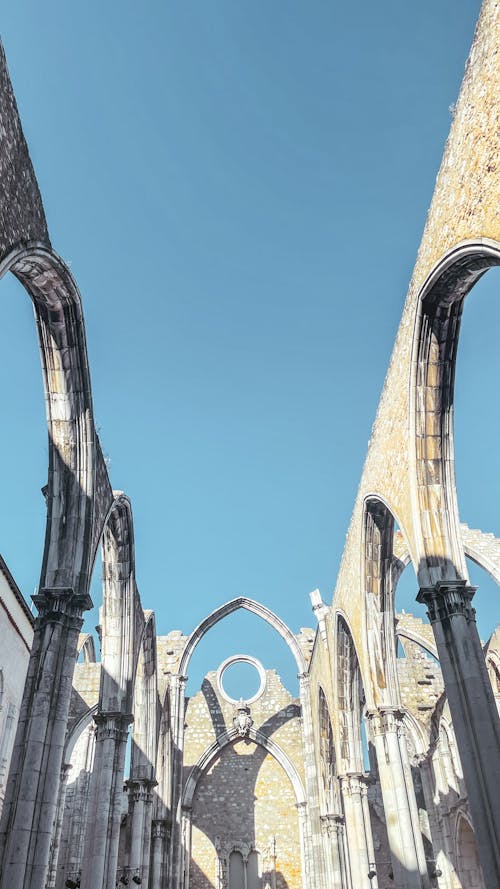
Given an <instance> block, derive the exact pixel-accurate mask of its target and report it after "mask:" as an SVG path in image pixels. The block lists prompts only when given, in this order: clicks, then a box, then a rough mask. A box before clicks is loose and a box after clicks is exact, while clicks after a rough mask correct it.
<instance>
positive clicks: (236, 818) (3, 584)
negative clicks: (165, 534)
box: [0, 0, 500, 889]
mask: <svg viewBox="0 0 500 889" xmlns="http://www.w3.org/2000/svg"><path fill="white" fill-rule="evenodd" d="M499 46H500V4H499V3H498V0H484V3H483V7H482V11H481V16H480V19H479V23H478V26H477V31H476V35H475V39H474V43H473V46H472V50H471V54H470V57H469V60H468V63H467V66H466V71H465V76H464V81H463V84H462V88H461V92H460V96H459V99H458V102H457V105H456V110H455V114H454V118H453V123H452V127H451V132H450V136H449V139H448V142H447V145H446V149H445V153H444V157H443V161H442V165H441V169H440V171H439V174H438V177H437V181H436V187H435V192H434V196H433V200H432V204H431V207H430V210H429V213H428V217H427V222H426V226H425V230H424V233H423V237H422V242H421V245H420V249H419V252H418V256H417V261H416V265H415V269H414V273H413V277H412V280H411V282H410V287H409V291H408V296H407V299H406V303H405V306H404V310H403V315H402V319H401V324H400V327H399V331H398V334H397V337H396V342H395V345H394V351H393V354H392V358H391V362H390V365H389V369H388V372H387V376H386V381H385V385H384V389H383V392H382V396H381V400H380V405H379V409H378V413H377V417H376V420H375V423H374V426H373V432H372V437H371V440H370V443H369V446H368V452H367V456H366V462H365V466H364V469H363V473H362V477H361V481H360V485H359V490H358V494H357V498H356V501H355V504H354V510H353V514H352V519H351V524H350V527H349V530H348V534H347V538H346V544H345V549H344V554H343V558H342V562H341V566H340V570H339V575H338V579H337V584H336V588H335V592H334V596H333V601H332V602H331V603H325V602H323V601H322V599H321V596H320V594H319V592H318V591H317V590H315V591H313V592H312V593H311V604H312V608H313V612H314V616H315V628H314V630H313V629H308V628H303V629H301V630H300V632H299V633H294V632H292V630H291V629H289V628H288V627H287V626H286V625H285V624H284V623H283V621H282V620H281V618H280V617H279V615H276V614H274V613H273V612H271V611H270V610H269V609H267V608H266V607H265V606H264V605H262V604H260V603H258V602H255V601H253V600H251V599H247V598H244V597H239V598H236V599H233V600H231V601H229V602H227V603H225V604H222V605H221V606H220V607H218V608H217V609H216V610H215V611H213V612H212V613H210V614H208V615H207V617H206V618H205V619H204V620H203V621H202V623H201V624H200V625H199V626H198V627H196V628H188V630H189V629H190V630H191V632H190V635H187V636H184V635H183V634H182V633H181V632H180V631H178V630H174V631H172V632H170V633H169V634H168V635H167V636H158V635H157V633H156V629H155V617H154V614H153V613H152V612H151V611H148V610H146V609H145V607H144V606H145V605H147V603H143V602H142V601H141V597H140V594H139V591H138V589H137V585H136V582H135V553H134V531H133V517H132V509H131V504H130V501H129V499H128V498H127V496H126V495H125V494H124V493H123V492H121V491H115V490H113V488H112V486H111V482H110V479H109V475H108V468H107V466H106V462H105V460H104V458H103V455H102V451H101V447H100V444H99V439H98V436H97V432H96V429H95V425H94V418H93V409H92V391H91V378H90V369H89V363H88V357H87V348H86V340H85V330H84V323H83V305H82V300H81V297H80V294H79V292H78V288H77V286H76V283H75V280H74V278H73V275H72V273H71V272H70V270H69V269H68V267H67V266H66V265H65V263H64V261H63V260H62V259H61V258H60V257H59V256H58V255H57V253H56V252H55V250H54V249H53V247H52V245H51V242H50V239H49V234H48V229H47V224H46V220H45V215H44V210H43V206H42V202H41V197H40V194H39V190H38V185H37V181H36V177H35V174H34V171H33V167H32V165H31V162H30V158H29V154H28V150H27V146H26V143H25V140H24V137H23V133H22V129H21V124H20V121H19V116H18V112H17V108H16V103H15V99H14V95H13V91H12V87H11V84H10V80H9V76H8V72H7V67H6V61H5V57H4V55H3V54H2V55H1V57H0V122H1V127H0V185H1V190H0V272H1V274H5V273H7V272H11V273H12V274H14V275H15V276H16V278H18V280H19V281H20V282H21V283H22V285H23V286H24V288H25V289H26V291H27V293H28V295H29V297H30V298H31V300H32V302H33V306H34V310H35V317H36V323H37V327H38V333H39V342H40V351H41V356H42V369H43V379H44V386H45V394H46V403H47V423H48V433H49V468H48V485H47V490H46V501H47V526H46V538H45V548H44V555H43V563H42V568H41V580H40V586H39V592H38V593H37V594H36V595H35V596H34V597H33V599H34V603H35V606H36V609H37V616H36V620H35V622H34V628H33V626H32V621H31V617H30V613H29V609H28V610H27V609H26V607H25V604H23V601H22V596H20V593H19V590H17V587H16V585H15V582H14V580H13V578H12V577H11V576H10V574H9V572H8V569H7V566H6V565H5V564H4V563H3V561H2V562H0V599H1V603H2V609H3V610H2V612H1V614H0V629H1V632H2V640H3V639H4V638H5V640H7V641H8V644H9V646H10V647H8V646H7V645H6V647H5V648H4V650H3V653H2V654H3V657H4V658H8V657H14V656H15V657H16V662H17V663H19V664H22V662H23V659H24V661H25V662H26V667H27V675H26V683H25V687H24V694H23V695H22V699H21V695H20V688H17V687H15V684H14V683H13V682H12V681H11V680H10V679H9V676H8V670H9V664H8V662H7V660H4V662H3V664H2V663H1V662H0V668H1V670H0V706H1V707H2V709H1V712H0V791H1V793H0V802H1V801H2V800H3V809H2V820H1V824H0V889H62V887H68V889H77V887H81V889H115V887H122V886H127V885H128V886H134V885H142V886H143V887H145V889H389V887H396V889H432V887H437V889H498V887H500V792H499V789H500V756H499V754H500V721H499V706H500V630H497V631H496V632H495V633H494V634H493V636H492V637H491V639H490V640H489V641H488V642H487V644H486V645H485V646H483V645H482V643H481V641H480V639H479V636H478V632H477V628H476V623H475V612H474V608H473V604H472V603H473V596H474V592H475V590H474V588H473V587H472V586H471V585H470V583H469V578H468V574H467V567H466V561H465V557H466V556H468V557H469V558H471V559H473V560H474V561H475V562H477V563H478V564H479V565H481V566H483V567H484V568H485V569H486V570H487V571H488V572H489V573H490V574H491V575H492V576H493V578H494V579H495V580H496V581H497V583H500V540H499V539H496V538H495V537H493V535H491V534H486V533H483V532H482V531H479V530H473V529H470V528H469V527H468V526H467V525H464V524H461V523H460V520H459V516H458V508H457V498H456V491H455V477H454V459H453V381H454V368H455V360H456V353H457V346H458V338H459V331H460V319H461V312H462V306H463V301H464V299H465V297H466V296H467V294H468V293H469V291H470V290H472V288H473V287H474V284H475V283H476V282H477V281H478V280H479V278H480V277H481V276H482V275H483V274H485V273H486V272H487V271H488V269H489V268H491V267H492V266H497V265H500V179H499V176H498V170H497V159H498V154H499V148H500V145H499V142H500V130H499V127H498V121H499V119H500V89H499V86H500V52H499ZM99 547H100V548H101V551H102V562H103V591H102V618H101V626H100V641H101V651H100V655H99V656H98V655H97V654H96V650H95V644H94V640H93V638H92V637H91V636H88V635H85V634H82V633H81V628H82V624H83V615H84V613H85V611H86V610H88V609H89V608H90V607H91V606H92V603H91V600H90V596H89V587H90V578H91V574H92V570H93V566H94V563H95V560H96V557H97V553H98V550H99ZM410 563H411V565H412V566H413V570H414V571H415V574H416V577H417V579H418V586H419V593H418V597H417V598H418V601H419V603H421V605H424V606H425V608H426V609H427V613H428V617H429V621H430V623H425V622H424V621H423V620H421V619H420V618H418V617H415V616H412V615H409V614H396V613H395V609H394V595H395V589H396V586H397V583H398V581H399V579H400V577H401V574H402V572H403V570H405V569H406V568H407V566H409V565H410ZM408 570H411V567H408ZM239 609H243V610H246V611H249V612H251V613H252V614H254V615H256V616H257V617H258V618H259V619H260V620H262V621H264V622H265V623H266V624H268V625H269V626H270V627H271V628H272V629H273V630H274V631H275V633H276V634H277V637H281V639H283V640H284V642H285V643H286V645H287V646H288V649H289V653H290V657H291V658H293V660H294V662H295V665H296V672H297V676H298V695H297V696H294V695H293V694H292V693H291V691H290V690H288V689H287V688H285V687H284V685H283V683H282V681H281V678H280V677H279V676H278V674H277V673H276V671H274V670H272V669H271V670H265V669H264V668H263V667H262V665H261V664H260V663H259V662H258V661H256V660H255V659H253V658H249V657H247V655H246V654H245V653H242V654H241V655H238V656H235V657H233V658H229V659H227V658H225V654H224V653H222V655H221V664H220V665H219V668H218V670H217V671H216V672H211V673H208V674H207V676H206V677H205V678H204V680H203V683H202V686H201V688H200V689H199V691H198V692H197V693H196V694H194V695H192V696H190V697H188V696H187V695H186V690H185V687H186V679H187V676H188V669H189V662H190V659H191V656H192V655H193V652H194V651H195V649H196V646H197V644H198V643H199V642H200V640H201V639H202V638H203V637H204V636H205V634H206V633H208V632H210V630H211V628H212V627H214V626H215V625H216V624H218V623H219V622H220V621H222V620H224V619H225V618H226V617H227V616H228V615H230V614H232V613H233V612H235V611H237V610H239ZM2 621H4V622H3V623H2ZM33 630H34V633H33ZM32 637H33V643H32V645H31V638H32ZM30 646H31V650H30ZM29 650H30V653H29V659H28V651H29ZM8 652H17V654H15V655H12V654H9V653H8ZM238 661H244V662H250V663H251V665H252V666H253V667H254V669H255V671H256V674H257V676H258V677H259V687H258V691H257V692H256V694H255V695H253V697H252V698H251V699H249V700H244V699H241V700H240V699H236V698H235V699H233V698H231V696H230V695H228V693H227V691H226V689H225V686H224V674H225V671H226V670H227V669H228V668H229V666H231V664H232V663H234V662H238ZM15 719H17V730H16V734H15V741H14V724H15ZM130 739H131V740H130ZM128 744H130V764H129V766H128V764H127V768H128V770H129V774H128V777H127V779H126V781H125V780H124V779H125V769H126V763H127V745H128ZM9 762H10V769H9V774H8V782H7V784H6V786H5V781H4V775H5V774H6V772H7V764H8V763H9ZM3 797H4V798H3Z"/></svg>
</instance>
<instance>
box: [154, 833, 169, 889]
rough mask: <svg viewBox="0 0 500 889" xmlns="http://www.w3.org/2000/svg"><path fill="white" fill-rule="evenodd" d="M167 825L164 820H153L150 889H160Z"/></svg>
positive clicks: (162, 883)
mask: <svg viewBox="0 0 500 889" xmlns="http://www.w3.org/2000/svg"><path fill="white" fill-rule="evenodd" d="M167 833H168V825H167V821H166V820H165V819H155V820H154V821H153V822H152V829H151V875H150V889H162V887H163V885H164V880H163V856H164V854H165V845H166V841H167Z"/></svg>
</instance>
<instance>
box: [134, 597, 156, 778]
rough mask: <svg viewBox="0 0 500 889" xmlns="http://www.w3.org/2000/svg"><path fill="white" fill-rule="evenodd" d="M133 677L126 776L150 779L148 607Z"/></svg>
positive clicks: (152, 643)
mask: <svg viewBox="0 0 500 889" xmlns="http://www.w3.org/2000/svg"><path fill="white" fill-rule="evenodd" d="M145 617H146V620H145V623H144V630H143V633H142V637H141V639H140V646H139V656H138V658H137V666H136V671H135V678H134V703H133V710H132V712H133V715H134V726H133V733H132V754H131V765H130V777H131V779H132V780H138V779H143V778H144V779H147V780H153V777H154V775H155V772H156V757H157V746H158V709H159V708H158V686H157V659H156V626H155V616H154V613H153V612H152V611H150V612H146V615H145Z"/></svg>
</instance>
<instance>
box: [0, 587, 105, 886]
mask: <svg viewBox="0 0 500 889" xmlns="http://www.w3.org/2000/svg"><path fill="white" fill-rule="evenodd" d="M33 601H34V603H35V605H36V606H37V608H38V612H39V614H38V617H37V619H36V622H35V635H34V639H33V647H32V649H31V655H30V661H29V665H28V675H27V677H26V684H25V687H24V695H23V701H22V704H21V710H20V715H19V722H18V726H17V732H16V741H15V744H14V751H13V756H12V762H11V769H10V775H9V781H8V785H7V794H6V799H5V804H4V809H3V817H2V823H1V828H0V867H1V879H0V887H1V889H14V887H15V889H45V885H46V882H47V877H48V869H49V857H50V845H51V840H52V832H53V829H54V825H55V822H56V817H57V801H58V795H59V781H60V774H61V767H62V760H63V750H64V741H65V735H66V728H67V724H68V713H69V702H70V697H71V686H72V680H73V672H74V668H75V662H76V652H77V644H78V634H79V632H80V629H81V627H82V623H83V619H82V615H83V612H84V610H86V609H88V608H91V607H92V602H91V600H90V598H89V597H88V596H86V595H76V594H75V593H74V592H73V590H72V589H44V590H42V591H41V592H40V593H39V594H38V595H36V596H33Z"/></svg>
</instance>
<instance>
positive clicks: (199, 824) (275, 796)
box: [189, 740, 302, 889]
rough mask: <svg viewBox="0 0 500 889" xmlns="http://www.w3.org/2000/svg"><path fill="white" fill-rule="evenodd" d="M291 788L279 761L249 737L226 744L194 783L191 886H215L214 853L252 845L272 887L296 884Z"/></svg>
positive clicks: (295, 887)
mask: <svg viewBox="0 0 500 889" xmlns="http://www.w3.org/2000/svg"><path fill="white" fill-rule="evenodd" d="M295 803H296V800H295V793H294V790H293V788H292V785H291V783H290V780H289V779H288V777H287V775H286V774H285V773H284V771H283V769H282V767H281V766H280V764H279V763H278V762H277V761H276V760H275V759H274V757H273V756H271V755H270V754H269V753H267V752H266V751H265V749H264V748H262V747H260V746H259V745H258V744H255V743H254V742H253V741H248V740H238V741H236V742H234V743H232V744H229V745H227V746H226V747H224V748H223V749H222V751H221V755H220V757H219V758H218V759H217V760H216V762H215V763H214V764H213V766H212V767H211V768H210V769H209V770H208V772H207V773H206V774H204V775H203V776H202V778H201V779H200V781H199V783H198V787H197V790H196V793H195V797H194V801H193V814H192V824H193V828H192V850H191V854H192V858H191V866H190V880H189V885H190V887H191V889H211V887H213V886H216V885H217V871H218V854H217V851H216V846H218V845H219V844H221V843H222V847H223V848H221V849H220V851H221V852H222V854H223V855H229V854H230V851H231V848H232V847H233V846H241V847H242V848H244V847H245V845H246V846H247V847H249V846H253V847H254V848H255V849H257V851H258V853H259V870H260V872H261V873H262V874H263V875H265V874H266V872H269V871H272V869H273V868H274V870H275V874H276V889H302V878H301V867H302V865H301V855H300V838H299V827H298V814H297V809H296V805H295Z"/></svg>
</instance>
